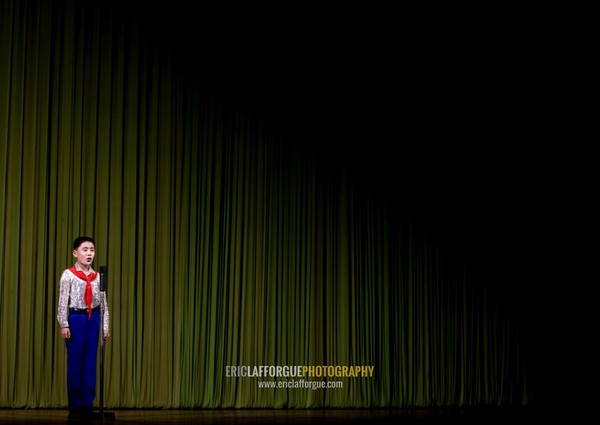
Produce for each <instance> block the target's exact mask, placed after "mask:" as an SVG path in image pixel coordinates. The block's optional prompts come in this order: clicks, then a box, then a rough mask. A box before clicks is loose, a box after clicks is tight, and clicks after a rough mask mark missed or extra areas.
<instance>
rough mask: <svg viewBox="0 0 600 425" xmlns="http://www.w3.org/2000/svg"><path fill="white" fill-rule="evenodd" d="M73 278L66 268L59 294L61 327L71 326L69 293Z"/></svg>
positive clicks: (58, 315)
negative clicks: (71, 278) (70, 277)
mask: <svg viewBox="0 0 600 425" xmlns="http://www.w3.org/2000/svg"><path fill="white" fill-rule="evenodd" d="M70 289H71V280H70V279H69V275H68V274H67V271H66V270H65V271H64V272H63V274H62V276H61V278H60V292H59V296H58V314H57V315H56V319H57V320H58V324H59V325H60V327H61V328H68V327H69V295H70Z"/></svg>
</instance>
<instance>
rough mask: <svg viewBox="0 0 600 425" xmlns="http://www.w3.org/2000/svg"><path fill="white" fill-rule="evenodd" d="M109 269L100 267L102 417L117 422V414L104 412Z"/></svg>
mask: <svg viewBox="0 0 600 425" xmlns="http://www.w3.org/2000/svg"><path fill="white" fill-rule="evenodd" d="M107 269H108V267H106V266H100V297H101V300H100V417H101V418H102V419H109V420H115V414H114V413H112V412H105V411H104V300H105V299H106V287H107V286H108V285H107V281H108V279H107V274H108V270H107Z"/></svg>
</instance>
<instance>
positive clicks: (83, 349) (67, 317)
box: [57, 236, 110, 419]
mask: <svg viewBox="0 0 600 425" xmlns="http://www.w3.org/2000/svg"><path fill="white" fill-rule="evenodd" d="M95 255H96V252H95V243H94V239H92V238H91V237H89V236H80V237H78V238H77V239H75V240H74V241H73V257H75V259H76V262H75V265H74V266H72V267H70V268H68V269H66V270H65V271H64V272H63V274H62V276H61V278H60V296H59V300H58V314H57V319H58V323H59V325H60V327H61V330H60V333H61V335H62V337H63V338H64V339H65V341H66V346H67V393H68V398H69V418H82V419H86V418H94V417H95V414H94V413H93V412H92V403H93V401H94V398H95V397H96V357H97V352H98V334H99V332H100V307H101V305H102V308H103V310H104V329H103V338H104V339H105V340H107V339H108V338H109V336H110V333H109V330H108V329H109V314H108V305H107V302H106V292H100V288H99V283H100V275H99V274H98V273H96V272H95V271H94V270H93V269H92V266H91V264H92V262H93V261H94V256H95Z"/></svg>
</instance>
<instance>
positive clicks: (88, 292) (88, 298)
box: [69, 266, 98, 320]
mask: <svg viewBox="0 0 600 425" xmlns="http://www.w3.org/2000/svg"><path fill="white" fill-rule="evenodd" d="M69 270H71V272H72V273H73V274H74V275H75V276H77V277H78V278H79V279H81V280H85V293H84V295H83V299H84V301H85V305H87V311H88V320H90V317H92V281H93V280H94V279H96V276H98V273H96V272H91V273H90V274H89V275H87V276H86V274H85V273H84V272H82V271H81V270H77V268H76V267H75V266H71V267H69Z"/></svg>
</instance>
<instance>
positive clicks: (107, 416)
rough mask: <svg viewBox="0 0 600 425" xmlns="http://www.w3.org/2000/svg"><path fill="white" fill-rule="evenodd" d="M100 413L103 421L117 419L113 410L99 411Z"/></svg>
mask: <svg viewBox="0 0 600 425" xmlns="http://www.w3.org/2000/svg"><path fill="white" fill-rule="evenodd" d="M98 415H99V416H100V418H99V419H102V420H103V421H114V420H116V417H115V414H114V413H113V412H102V413H100V412H98Z"/></svg>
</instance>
